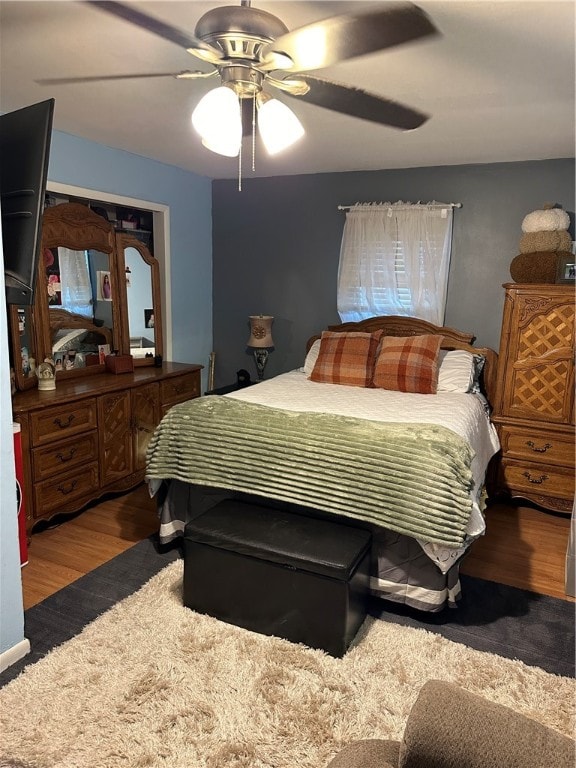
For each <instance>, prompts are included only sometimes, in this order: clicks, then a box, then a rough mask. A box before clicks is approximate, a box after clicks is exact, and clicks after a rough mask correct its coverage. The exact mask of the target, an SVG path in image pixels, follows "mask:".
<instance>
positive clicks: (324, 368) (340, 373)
mask: <svg viewBox="0 0 576 768" xmlns="http://www.w3.org/2000/svg"><path fill="white" fill-rule="evenodd" d="M381 335H382V331H375V332H374V333H361V332H360V331H351V332H342V333H338V332H337V331H324V333H323V334H322V337H321V339H320V351H319V353H318V359H317V360H316V363H315V365H314V368H313V369H312V373H311V374H310V379H311V381H318V382H322V383H324V384H346V385H348V386H349V387H370V386H371V384H372V374H373V372H374V360H375V357H376V350H377V348H378V342H379V341H380V336H381Z"/></svg>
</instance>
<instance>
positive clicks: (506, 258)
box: [212, 159, 574, 386]
mask: <svg viewBox="0 0 576 768" xmlns="http://www.w3.org/2000/svg"><path fill="white" fill-rule="evenodd" d="M212 194H213V198H212V216H213V230H212V231H213V313H214V315H213V338H214V351H215V352H216V366H215V371H216V373H215V383H216V386H222V385H224V384H228V383H231V382H233V381H235V379H236V371H237V370H238V369H239V368H246V369H247V370H248V371H249V372H250V374H251V376H252V378H253V379H255V378H256V373H255V367H254V363H253V360H252V357H251V355H250V353H249V352H248V351H247V350H246V341H247V339H248V335H249V325H248V316H249V315H253V314H269V315H274V317H275V320H274V325H273V336H274V342H275V344H276V347H275V350H274V352H273V353H272V354H271V355H270V358H269V361H268V367H267V369H266V377H269V376H272V375H275V374H278V373H282V372H284V371H287V370H290V369H292V368H296V367H298V366H300V365H302V362H303V359H304V350H305V344H306V340H307V339H308V338H309V337H310V336H311V335H313V334H315V333H318V332H319V331H321V330H322V329H323V328H325V327H326V326H327V325H329V324H333V323H338V322H340V319H339V316H338V313H337V309H336V282H337V272H338V260H339V255H340V240H341V237H342V228H343V225H344V217H345V214H344V213H343V212H341V211H338V205H347V204H350V203H355V202H357V201H361V202H365V201H396V200H404V201H411V202H416V201H418V200H420V201H422V202H427V201H429V200H438V201H441V202H446V203H448V202H460V203H462V204H463V205H462V208H460V209H456V210H455V212H454V230H453V246H452V261H451V267H450V277H449V285H448V299H447V307H446V318H445V324H446V325H449V326H452V327H454V328H458V329H460V330H464V331H470V332H472V333H474V334H475V335H476V339H477V341H476V343H477V345H478V346H489V347H492V348H494V349H496V350H498V346H499V342H500V324H501V318H502V305H503V290H502V283H504V282H507V281H510V279H511V278H510V272H509V266H510V262H511V261H512V259H513V258H514V257H515V256H516V255H517V254H518V253H519V250H518V244H519V241H520V237H521V234H522V231H521V224H522V219H523V218H524V216H525V215H526V214H527V213H530V211H533V210H536V209H537V208H541V207H542V205H543V204H544V203H546V202H551V203H556V204H558V205H560V206H561V207H562V208H564V209H565V210H566V211H568V212H569V213H570V217H571V235H572V239H574V213H573V212H574V159H559V160H543V161H534V162H522V163H497V164H489V165H462V166H445V167H436V168H409V169H403V170H391V171H362V172H350V173H332V174H317V175H308V176H284V177H277V178H265V179H243V181H242V191H241V192H239V191H238V184H237V182H236V181H234V180H217V181H214V182H213V185H212Z"/></svg>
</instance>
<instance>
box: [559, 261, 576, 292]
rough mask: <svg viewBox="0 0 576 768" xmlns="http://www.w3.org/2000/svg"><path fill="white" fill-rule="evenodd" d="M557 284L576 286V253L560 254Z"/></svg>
mask: <svg viewBox="0 0 576 768" xmlns="http://www.w3.org/2000/svg"><path fill="white" fill-rule="evenodd" d="M556 282H557V283H568V284H570V283H571V284H572V285H575V284H576V255H575V254H574V253H571V254H570V253H561V254H559V256H558V267H557V271H556Z"/></svg>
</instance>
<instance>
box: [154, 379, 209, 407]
mask: <svg viewBox="0 0 576 768" xmlns="http://www.w3.org/2000/svg"><path fill="white" fill-rule="evenodd" d="M160 387H161V389H160V402H161V404H162V406H170V405H174V404H175V403H183V402H184V401H185V400H190V399H192V398H193V397H199V395H200V371H194V372H193V373H185V374H183V375H182V376H172V377H171V378H169V379H164V381H162V382H161V383H160Z"/></svg>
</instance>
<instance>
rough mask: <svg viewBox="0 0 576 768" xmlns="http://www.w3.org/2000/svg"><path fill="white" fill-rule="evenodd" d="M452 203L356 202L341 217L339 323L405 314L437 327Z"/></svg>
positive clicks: (445, 276)
mask: <svg viewBox="0 0 576 768" xmlns="http://www.w3.org/2000/svg"><path fill="white" fill-rule="evenodd" d="M452 209H453V206H452V205H442V204H439V203H431V204H428V205H422V204H420V203H418V204H414V205H411V204H407V203H394V204H390V203H384V204H359V205H355V206H353V207H352V208H351V209H350V210H349V211H348V212H347V213H346V223H345V225H344V233H343V236H342V247H341V250H340V265H339V269H338V312H339V314H340V318H341V319H342V321H343V322H348V321H352V320H355V321H357V320H362V319H363V318H366V317H373V316H377V315H406V316H410V317H419V318H422V319H423V320H428V321H429V322H432V323H435V324H436V325H442V324H443V322H444V310H445V304H446V289H447V284H448V268H449V265H450V250H451V243H452Z"/></svg>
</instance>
